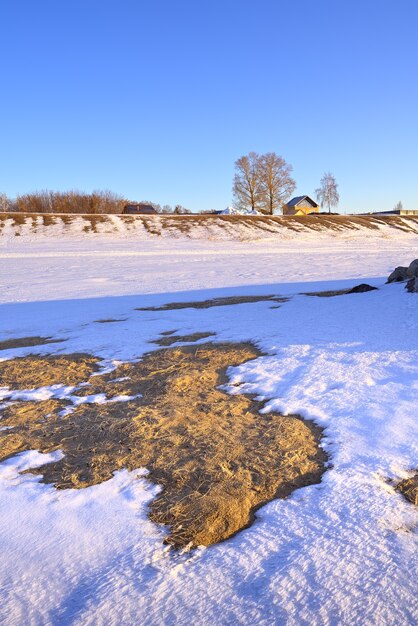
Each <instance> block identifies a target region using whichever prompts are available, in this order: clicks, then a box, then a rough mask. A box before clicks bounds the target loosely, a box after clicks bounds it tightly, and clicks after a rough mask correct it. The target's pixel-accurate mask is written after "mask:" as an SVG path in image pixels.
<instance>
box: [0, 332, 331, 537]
mask: <svg viewBox="0 0 418 626" xmlns="http://www.w3.org/2000/svg"><path fill="white" fill-rule="evenodd" d="M258 356H260V353H259V352H258V350H257V349H256V348H255V347H254V346H252V345H250V344H226V343H225V344H210V343H209V344H208V343H207V344H201V345H197V346H196V345H194V346H187V347H177V348H167V349H162V350H157V351H155V352H151V353H150V354H147V355H145V356H144V358H143V359H142V360H141V361H139V362H138V363H127V364H122V365H120V366H119V367H117V368H116V370H114V371H112V372H111V373H108V374H103V375H100V374H99V375H95V376H92V377H91V378H90V379H89V382H90V384H89V386H88V388H85V387H84V388H83V389H82V392H81V391H80V393H83V395H84V393H85V391H86V389H88V393H89V394H93V393H106V395H107V396H108V397H111V396H114V395H116V394H129V395H135V394H142V397H141V398H137V399H135V400H132V401H128V402H115V403H108V404H100V405H99V404H82V405H79V406H78V407H76V408H75V410H74V412H72V413H71V414H68V415H64V416H60V411H61V409H62V408H63V402H57V401H54V400H49V401H47V402H37V403H34V402H26V403H24V402H15V403H13V404H11V405H9V406H7V407H6V408H5V409H4V410H3V414H2V418H1V425H2V426H8V427H12V428H11V429H6V430H3V431H0V441H1V446H0V460H2V459H4V458H6V457H7V456H10V455H12V454H15V453H16V452H20V451H23V450H29V449H37V450H40V451H42V452H48V451H52V450H57V449H61V450H62V451H63V452H64V455H65V456H64V458H63V459H61V460H60V461H57V462H54V463H48V464H46V465H44V466H43V467H41V468H38V469H34V470H32V472H35V473H39V474H42V475H43V478H42V480H43V481H44V482H47V483H53V484H55V485H56V487H57V488H62V489H64V488H81V487H87V486H89V485H93V484H96V483H100V482H102V481H105V480H108V479H110V478H111V477H112V475H113V472H115V471H116V470H119V469H121V468H128V469H129V470H133V469H136V468H139V467H146V468H147V469H148V470H149V472H150V479H151V480H152V481H153V482H154V483H156V484H158V485H160V486H161V487H162V491H161V493H160V495H158V496H157V498H156V499H155V500H154V501H153V503H152V504H151V507H150V518H151V519H152V520H153V521H154V522H157V523H161V524H165V525H167V526H168V527H169V536H168V538H167V542H169V543H170V544H172V545H174V546H176V547H183V546H187V545H191V546H196V545H210V544H213V543H217V542H219V541H222V540H224V539H227V538H228V537H231V536H232V535H234V534H235V533H236V532H238V531H239V530H241V529H243V528H245V527H246V526H248V525H249V524H250V523H251V522H252V520H253V518H254V512H255V511H256V510H257V508H259V507H260V506H262V505H263V504H265V503H266V502H268V501H270V500H272V499H273V498H277V497H280V498H283V497H286V496H287V495H289V494H290V493H291V492H292V491H293V490H294V489H297V488H298V487H302V486H304V485H308V484H311V483H317V482H320V480H321V476H322V474H323V472H324V464H325V462H326V460H327V457H326V454H325V452H324V451H323V450H322V448H320V447H319V442H320V439H321V435H322V431H321V429H320V428H318V427H317V426H315V425H314V424H313V423H312V422H309V421H303V420H302V419H301V418H300V417H299V416H297V415H290V416H286V417H284V416H282V415H280V414H278V413H269V414H265V415H263V414H260V413H259V411H260V409H261V408H262V406H263V405H262V403H260V402H256V401H254V400H253V398H252V397H250V396H248V395H243V394H241V395H229V394H227V393H226V392H225V391H223V390H221V389H220V388H219V385H221V384H223V383H225V382H226V381H227V377H226V370H227V368H228V367H229V366H230V365H238V364H241V363H243V362H245V361H247V360H248V359H254V358H256V357H258ZM0 366H2V367H3V369H2V370H0V372H1V376H2V384H7V385H10V386H11V387H15V388H17V387H18V388H22V387H30V386H32V387H35V386H40V385H51V384H53V383H56V382H62V383H63V382H67V383H71V384H75V383H76V382H78V381H81V380H87V379H88V377H89V375H90V374H91V372H92V371H94V370H95V369H96V368H97V360H96V359H95V358H94V357H89V356H87V355H67V356H65V357H64V356H61V357H50V358H44V357H37V356H33V357H27V358H26V359H15V360H14V361H7V362H5V363H0ZM28 372H30V373H28ZM120 379H123V380H120ZM23 381H24V382H23ZM29 383H30V384H29Z"/></svg>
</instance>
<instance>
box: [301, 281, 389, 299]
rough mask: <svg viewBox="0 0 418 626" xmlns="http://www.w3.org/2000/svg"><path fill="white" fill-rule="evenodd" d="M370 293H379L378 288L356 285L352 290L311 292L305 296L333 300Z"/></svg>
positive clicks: (363, 284)
mask: <svg viewBox="0 0 418 626" xmlns="http://www.w3.org/2000/svg"><path fill="white" fill-rule="evenodd" d="M368 291H377V287H372V286H371V285H367V284H366V283H362V284H361V285H356V286H355V287H351V288H350V289H334V290H331V291H309V292H307V293H303V294H302V295H303V296H317V297H318V298H333V297H334V296H345V295H348V294H352V293H367V292H368Z"/></svg>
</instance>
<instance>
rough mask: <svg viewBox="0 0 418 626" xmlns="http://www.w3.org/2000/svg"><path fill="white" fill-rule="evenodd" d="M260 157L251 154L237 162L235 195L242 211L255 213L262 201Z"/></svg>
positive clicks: (255, 153) (253, 153) (254, 153)
mask: <svg viewBox="0 0 418 626" xmlns="http://www.w3.org/2000/svg"><path fill="white" fill-rule="evenodd" d="M260 175H261V171H260V156H259V155H258V154H257V152H250V153H249V154H248V155H246V156H242V157H240V158H239V159H237V160H236V161H235V176H234V185H233V194H234V200H235V204H236V205H237V206H238V207H239V208H240V209H247V210H252V211H255V210H257V208H259V207H260V203H261V200H262V187H261V177H260Z"/></svg>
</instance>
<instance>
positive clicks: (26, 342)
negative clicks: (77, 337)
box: [0, 337, 66, 350]
mask: <svg viewBox="0 0 418 626" xmlns="http://www.w3.org/2000/svg"><path fill="white" fill-rule="evenodd" d="M63 341H66V339H53V338H52V337H20V338H18V339H6V340H5V341H0V350H11V349H12V348H30V347H32V346H43V345H45V344H47V343H61V342H63Z"/></svg>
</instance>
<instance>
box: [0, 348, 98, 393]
mask: <svg viewBox="0 0 418 626" xmlns="http://www.w3.org/2000/svg"><path fill="white" fill-rule="evenodd" d="M98 362H99V360H98V359H96V358H95V357H92V356H90V355H89V354H77V353H76V354H63V355H61V356H36V355H33V356H28V357H21V358H17V359H10V360H9V361H0V387H10V389H36V388H38V387H46V386H49V385H60V384H62V385H78V384H79V383H81V382H83V381H85V380H87V379H88V377H89V376H90V375H91V374H92V373H93V372H96V371H97V370H98V369H99V366H98Z"/></svg>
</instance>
